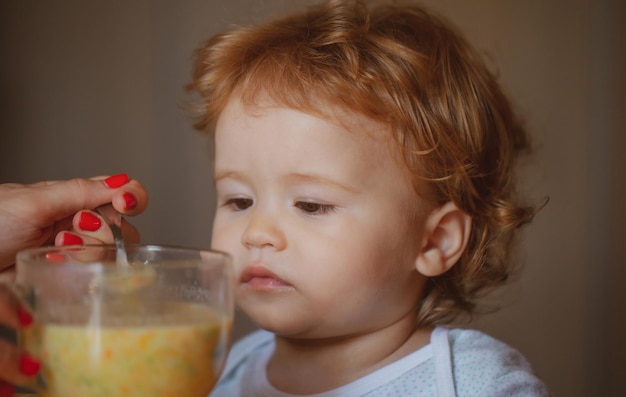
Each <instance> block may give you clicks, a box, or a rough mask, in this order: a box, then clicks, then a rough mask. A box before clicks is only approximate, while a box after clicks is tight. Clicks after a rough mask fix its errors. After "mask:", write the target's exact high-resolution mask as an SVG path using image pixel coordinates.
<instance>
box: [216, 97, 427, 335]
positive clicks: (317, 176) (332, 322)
mask: <svg viewBox="0 0 626 397" xmlns="http://www.w3.org/2000/svg"><path fill="white" fill-rule="evenodd" d="M342 121H343V124H346V123H347V125H349V131H348V130H346V129H345V128H344V127H342V126H340V125H339V124H338V123H332V122H329V121H328V120H325V119H322V118H317V117H314V116H311V115H308V114H305V113H301V112H298V111H295V110H291V109H286V108H281V107H266V108H263V109H256V110H255V111H254V112H250V111H248V110H247V109H245V108H244V107H243V106H242V105H241V104H240V102H239V101H233V102H231V103H230V104H229V105H228V106H227V108H226V109H225V110H224V112H223V113H222V115H221V116H220V118H219V120H218V123H217V128H216V136H215V145H216V146H215V149H216V157H215V180H216V189H217V195H218V207H217V212H216V217H215V222H214V228H213V248H215V249H220V250H223V251H227V252H229V253H231V254H232V256H233V259H234V265H235V269H236V274H237V289H236V296H237V303H238V305H239V307H240V308H241V309H242V310H243V311H244V312H245V313H246V314H247V315H248V316H250V318H251V319H252V320H253V321H255V322H256V323H257V324H258V325H259V326H261V327H262V328H266V329H268V330H270V331H273V332H275V333H277V334H280V335H285V336H287V335H288V336H293V337H302V338H321V337H333V336H345V335H350V334H354V333H361V332H364V331H372V330H375V329H378V328H381V327H384V326H386V325H389V324H391V323H393V322H395V321H396V320H397V319H399V318H400V317H401V316H406V315H407V314H410V315H412V313H414V308H415V306H416V304H417V302H418V300H419V296H420V294H421V290H422V288H423V284H424V280H423V278H422V277H421V276H420V275H419V274H418V273H417V271H416V270H415V259H416V257H417V255H418V251H419V249H420V244H421V241H422V232H423V230H422V229H423V223H424V218H425V213H426V210H427V208H426V203H424V202H422V201H421V200H420V199H419V197H418V196H417V195H416V194H415V193H414V190H413V189H412V187H411V186H410V184H409V183H408V182H407V180H408V178H407V171H406V170H405V169H404V167H403V165H402V163H401V162H400V161H398V160H397V159H394V158H393V155H392V154H391V153H395V152H394V151H393V150H391V148H390V146H389V143H387V140H386V139H385V138H386V135H385V133H382V132H378V133H374V131H376V129H377V128H380V126H379V125H377V124H376V123H373V122H372V121H370V120H367V119H365V118H363V117H355V116H350V117H348V118H345V117H344V118H343V119H342ZM364 131H370V132H371V133H366V132H364ZM409 209H411V211H412V213H418V215H413V216H410V215H409ZM420 214H421V215H420Z"/></svg>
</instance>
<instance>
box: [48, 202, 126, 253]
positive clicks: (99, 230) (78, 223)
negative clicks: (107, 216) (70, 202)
mask: <svg viewBox="0 0 626 397" xmlns="http://www.w3.org/2000/svg"><path fill="white" fill-rule="evenodd" d="M71 231H72V232H73V233H71V234H69V235H66V234H65V233H63V234H62V241H61V243H62V244H61V245H68V244H70V242H67V243H66V239H68V237H70V236H72V235H76V236H80V237H81V238H82V239H83V243H84V244H89V243H94V242H95V243H96V244H102V243H104V244H111V243H113V242H114V239H113V233H112V232H111V230H110V229H109V227H108V226H107V224H106V222H105V221H104V219H102V217H101V216H100V215H99V214H97V213H96V212H94V211H90V210H83V211H78V212H77V213H76V215H74V218H73V220H72V229H71ZM55 242H58V241H55Z"/></svg>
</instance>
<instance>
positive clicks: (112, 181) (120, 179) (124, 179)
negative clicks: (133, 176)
mask: <svg viewBox="0 0 626 397" xmlns="http://www.w3.org/2000/svg"><path fill="white" fill-rule="evenodd" d="M129 180H130V179H129V178H128V174H117V175H112V176H110V177H108V178H106V179H105V180H104V184H105V185H107V186H108V187H109V188H111V189H115V188H118V187H120V186H123V185H125V184H127V183H128V181H129Z"/></svg>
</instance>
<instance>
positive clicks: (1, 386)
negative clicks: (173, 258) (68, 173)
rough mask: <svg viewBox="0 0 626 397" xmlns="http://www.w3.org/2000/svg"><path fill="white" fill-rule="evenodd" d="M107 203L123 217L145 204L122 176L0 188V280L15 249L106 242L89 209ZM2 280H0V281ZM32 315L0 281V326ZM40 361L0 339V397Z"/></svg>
mask: <svg viewBox="0 0 626 397" xmlns="http://www.w3.org/2000/svg"><path fill="white" fill-rule="evenodd" d="M108 203H111V204H112V205H113V207H114V208H115V209H116V210H117V211H119V212H120V213H122V214H124V215H136V214H139V213H141V212H143V211H144V210H145V208H146V206H147V204H148V195H147V192H146V190H145V189H144V187H143V186H142V185H141V184H140V183H139V182H137V181H135V180H130V179H129V178H128V176H127V175H126V174H118V175H113V176H110V177H108V178H105V177H97V178H91V179H72V180H67V181H48V182H39V183H34V184H30V185H22V184H14V183H9V184H0V276H3V277H2V278H5V277H6V278H9V279H10V278H12V274H11V273H12V272H11V271H5V272H4V273H3V269H4V270H6V269H9V268H11V266H12V265H13V263H14V261H15V255H16V253H17V252H18V251H20V250H22V249H24V248H28V247H35V246H40V245H47V244H52V243H53V242H56V244H57V245H65V244H82V243H95V242H111V239H112V236H111V232H110V230H108V228H107V227H106V225H104V223H103V222H102V219H101V218H100V217H99V216H97V215H96V214H95V213H93V212H92V211H90V209H93V208H96V207H98V206H100V205H103V204H108ZM122 229H123V232H124V236H125V237H128V238H129V240H131V241H132V240H137V241H138V239H139V234H138V233H137V231H136V229H135V228H134V227H132V225H130V224H128V223H126V222H124V223H123V224H122ZM0 281H1V280H0ZM31 323H32V317H31V315H30V313H29V312H28V311H26V310H25V309H24V308H23V307H22V306H21V305H20V303H19V302H18V300H17V299H16V298H15V295H13V293H12V292H11V290H10V287H9V286H8V284H2V283H0V324H2V325H3V326H5V327H8V328H11V329H18V328H20V327H28V326H29V325H30V324H31ZM39 366H40V364H39V361H38V360H37V359H36V358H34V357H31V356H30V355H28V354H27V353H25V352H23V351H22V350H20V349H19V348H18V347H17V346H15V345H13V344H12V343H10V342H9V341H6V340H4V339H2V338H0V397H4V396H10V395H12V394H13V391H14V386H13V385H14V384H21V385H25V384H27V383H28V382H30V381H32V379H33V377H34V376H35V375H36V374H37V373H38V371H39Z"/></svg>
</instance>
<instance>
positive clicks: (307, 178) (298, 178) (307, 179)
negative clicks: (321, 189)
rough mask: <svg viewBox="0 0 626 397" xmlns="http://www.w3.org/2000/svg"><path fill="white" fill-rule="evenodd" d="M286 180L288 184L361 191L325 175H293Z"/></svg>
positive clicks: (351, 191) (354, 191)
mask: <svg viewBox="0 0 626 397" xmlns="http://www.w3.org/2000/svg"><path fill="white" fill-rule="evenodd" d="M285 180H286V182H287V183H314V184H321V185H331V186H335V187H338V188H340V189H342V190H345V191H348V192H350V193H359V190H358V189H356V188H355V187H354V186H351V185H348V184H346V183H342V182H339V181H336V180H334V179H332V178H328V177H326V176H323V175H317V174H301V173H293V174H289V175H287V176H286V177H285Z"/></svg>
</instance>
